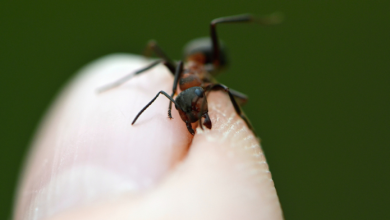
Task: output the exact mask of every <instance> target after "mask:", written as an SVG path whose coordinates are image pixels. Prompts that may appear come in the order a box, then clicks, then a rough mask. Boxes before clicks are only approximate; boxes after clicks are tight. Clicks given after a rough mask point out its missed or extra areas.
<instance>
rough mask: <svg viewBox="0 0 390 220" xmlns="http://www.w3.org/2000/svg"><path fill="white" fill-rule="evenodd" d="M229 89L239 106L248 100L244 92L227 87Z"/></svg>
mask: <svg viewBox="0 0 390 220" xmlns="http://www.w3.org/2000/svg"><path fill="white" fill-rule="evenodd" d="M229 91H230V93H231V94H232V95H233V96H234V98H236V101H237V103H238V104H239V105H240V106H243V105H245V104H246V103H247V102H248V96H246V95H245V94H244V93H241V92H239V91H236V90H234V89H231V88H229Z"/></svg>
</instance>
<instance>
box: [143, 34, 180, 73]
mask: <svg viewBox="0 0 390 220" xmlns="http://www.w3.org/2000/svg"><path fill="white" fill-rule="evenodd" d="M152 52H154V53H155V54H156V55H157V57H159V58H161V59H162V60H164V61H165V62H166V66H167V67H168V69H169V70H170V72H171V73H172V74H173V75H175V69H176V65H175V63H174V62H173V61H172V60H171V59H170V58H169V57H168V56H167V54H166V53H165V52H164V51H163V50H162V49H161V47H160V46H158V44H157V42H156V41H155V40H150V41H149V42H148V44H147V45H146V48H145V50H144V53H143V54H144V56H145V57H151V54H152Z"/></svg>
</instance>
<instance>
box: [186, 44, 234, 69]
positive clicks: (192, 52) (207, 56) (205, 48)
mask: <svg viewBox="0 0 390 220" xmlns="http://www.w3.org/2000/svg"><path fill="white" fill-rule="evenodd" d="M219 48H220V49H219V58H220V62H219V66H220V67H225V66H226V65H227V63H228V61H227V57H226V48H225V45H224V44H223V43H222V42H220V47H219ZM199 55H201V56H200V58H201V59H203V60H202V61H203V64H205V65H208V64H213V46H212V43H211V39H210V38H209V37H203V38H197V39H195V40H192V41H190V42H189V43H187V45H186V46H185V47H184V58H185V59H191V58H194V57H195V59H197V58H196V57H198V58H199ZM198 60H199V59H198Z"/></svg>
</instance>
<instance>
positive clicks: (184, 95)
mask: <svg viewBox="0 0 390 220" xmlns="http://www.w3.org/2000/svg"><path fill="white" fill-rule="evenodd" d="M176 103H177V105H179V106H175V107H176V109H178V110H179V114H180V117H181V119H182V120H183V121H188V122H190V123H194V122H196V121H198V120H199V119H200V117H202V116H203V117H205V118H206V120H205V121H204V123H203V124H204V125H205V126H206V127H207V128H209V129H210V128H211V121H210V119H209V116H208V106H207V99H206V95H205V92H204V90H203V88H202V87H198V86H195V87H191V88H189V89H186V90H184V91H182V92H181V93H180V94H179V95H178V96H177V98H176Z"/></svg>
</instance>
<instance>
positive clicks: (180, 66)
mask: <svg viewBox="0 0 390 220" xmlns="http://www.w3.org/2000/svg"><path fill="white" fill-rule="evenodd" d="M182 73H183V61H180V62H179V64H178V66H177V67H176V71H175V79H174V80H173V86H172V95H171V97H173V96H174V95H175V93H176V90H177V82H178V81H179V79H180V76H181V74H182ZM171 110H172V102H169V107H168V118H169V119H172V114H171Z"/></svg>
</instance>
